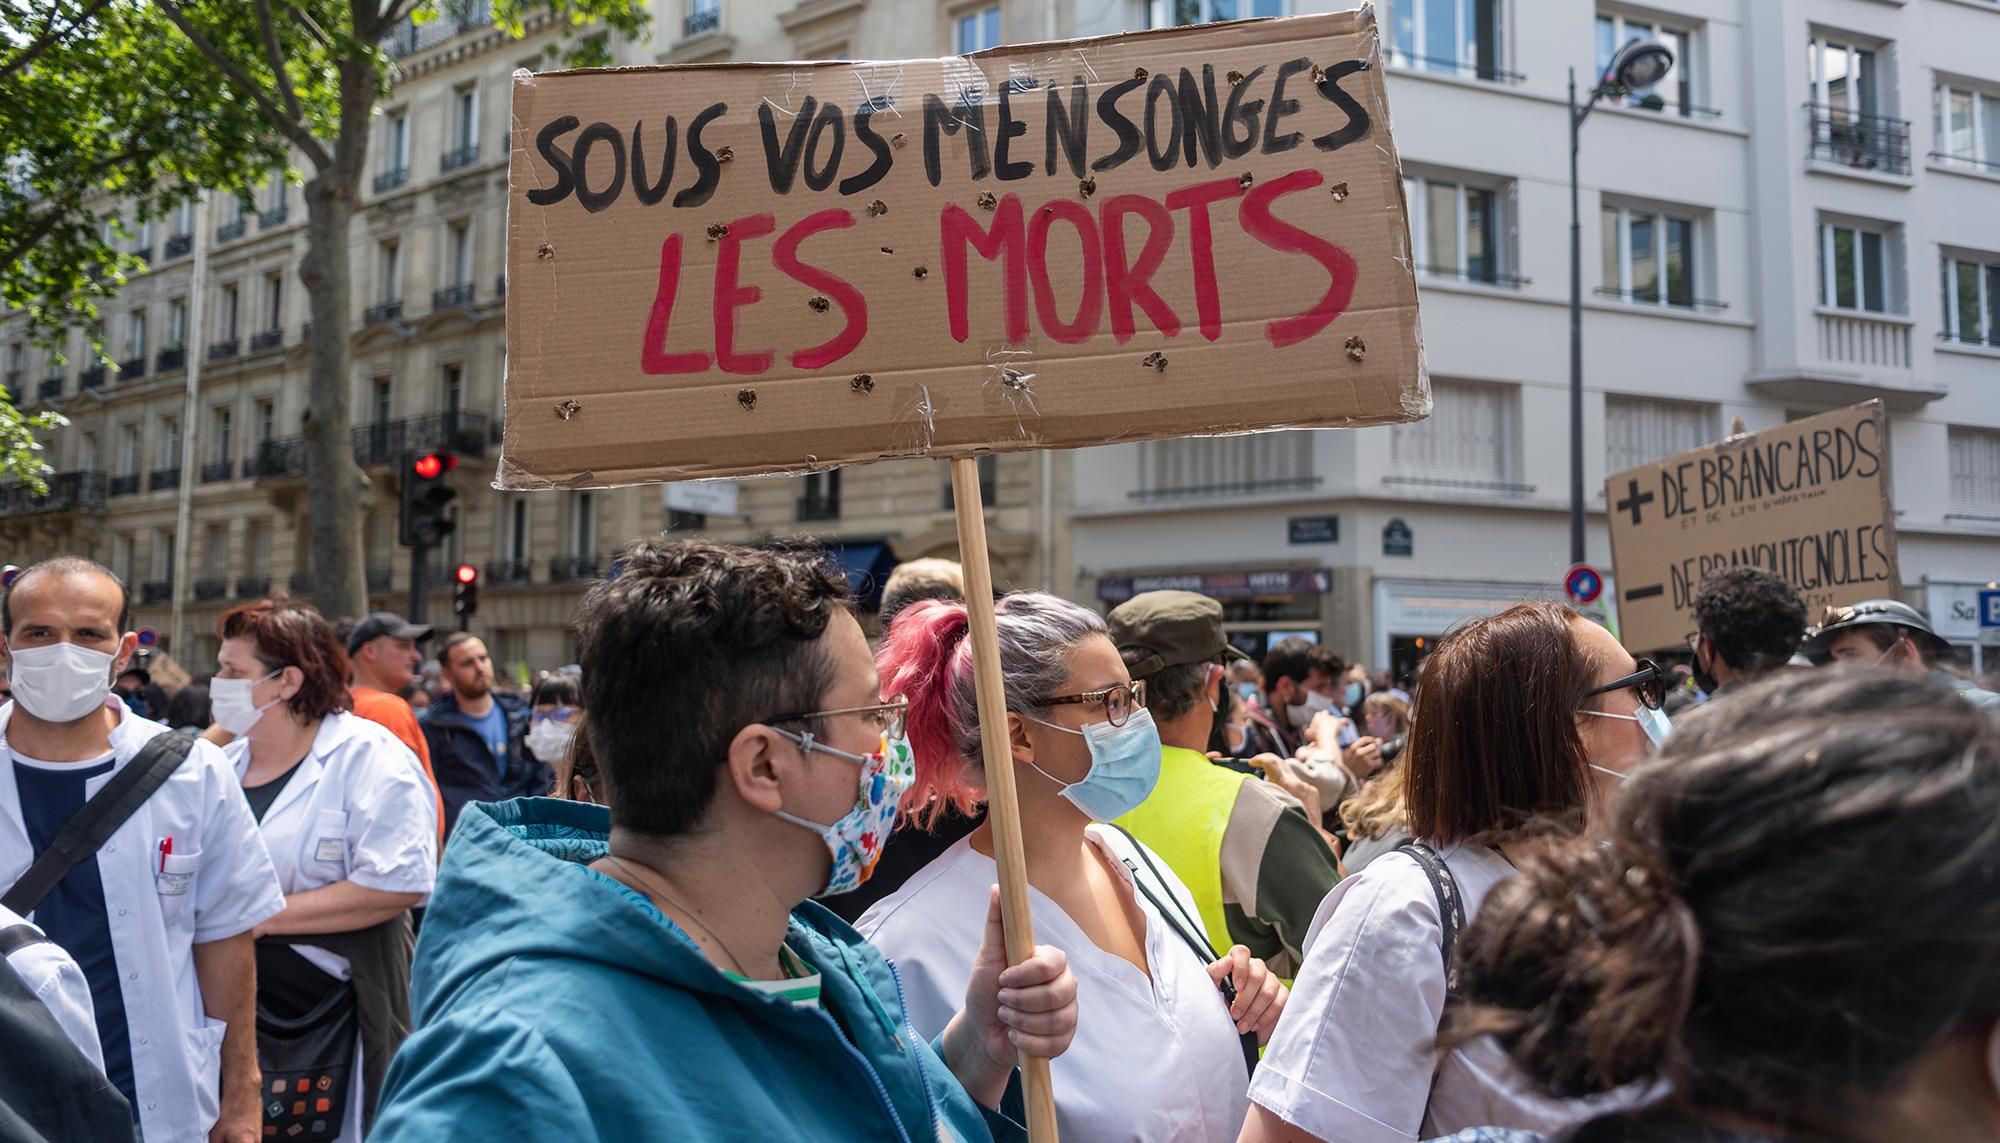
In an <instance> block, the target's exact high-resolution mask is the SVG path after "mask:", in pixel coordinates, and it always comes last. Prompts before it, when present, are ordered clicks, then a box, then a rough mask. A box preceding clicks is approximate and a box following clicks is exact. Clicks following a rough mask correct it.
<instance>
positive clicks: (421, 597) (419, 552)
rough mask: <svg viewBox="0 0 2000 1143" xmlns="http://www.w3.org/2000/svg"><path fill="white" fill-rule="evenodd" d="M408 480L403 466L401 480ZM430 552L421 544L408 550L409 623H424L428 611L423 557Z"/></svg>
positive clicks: (427, 592)
mask: <svg viewBox="0 0 2000 1143" xmlns="http://www.w3.org/2000/svg"><path fill="white" fill-rule="evenodd" d="M409 478H410V466H409V465H407V464H406V465H404V466H403V479H404V480H408V479H409ZM430 552H431V550H430V549H429V548H427V547H425V546H424V545H422V544H417V545H415V546H413V547H412V548H411V549H410V622H412V623H423V622H425V619H424V614H425V613H426V612H428V611H429V610H430V607H429V603H430V599H429V593H430V588H429V587H428V586H427V585H426V584H425V583H424V562H425V560H424V557H426V556H428V555H430Z"/></svg>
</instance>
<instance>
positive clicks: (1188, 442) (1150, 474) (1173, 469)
mask: <svg viewBox="0 0 2000 1143" xmlns="http://www.w3.org/2000/svg"><path fill="white" fill-rule="evenodd" d="M1315 483H1317V481H1316V479H1315V477H1314V475H1313V436H1312V434H1311V433H1306V432H1280V433H1251V434H1249V435H1247V436H1233V437H1183V438H1181V439H1179V440H1165V441H1148V442H1146V443H1145V444H1142V445H1140V446H1139V494H1140V496H1142V497H1148V498H1151V497H1182V496H1235V495H1242V494H1244V493H1250V492H1267V491H1277V490H1282V489H1288V488H1306V487H1310V486H1312V485H1313V484H1315Z"/></svg>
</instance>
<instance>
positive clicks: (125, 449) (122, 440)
mask: <svg viewBox="0 0 2000 1143" xmlns="http://www.w3.org/2000/svg"><path fill="white" fill-rule="evenodd" d="M138 473H139V426H138V425H121V426H120V427H119V429H118V475H120V476H136V475H138Z"/></svg>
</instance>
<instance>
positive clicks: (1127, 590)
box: [1097, 568, 1333, 603]
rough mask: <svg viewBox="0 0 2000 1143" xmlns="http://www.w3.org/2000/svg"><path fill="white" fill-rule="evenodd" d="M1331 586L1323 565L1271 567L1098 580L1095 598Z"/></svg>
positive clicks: (1245, 593)
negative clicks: (1254, 569) (1268, 568)
mask: <svg viewBox="0 0 2000 1143" xmlns="http://www.w3.org/2000/svg"><path fill="white" fill-rule="evenodd" d="M1332 588H1333V573H1332V572H1330V571H1328V570H1327V569H1325V568H1274V569H1271V570H1269V571H1245V572H1190V573H1188V574H1185V575H1135V576H1124V577H1120V578H1114V579H1101V580H1098V581H1097V598H1099V599H1101V600H1104V601H1105V602H1106V603H1123V602H1124V601H1126V600H1128V599H1130V598H1132V597H1133V596H1135V595H1139V594H1142V593H1144V592H1148V591H1194V592H1199V593H1201V594H1202V595H1206V596H1210V597H1212V598H1215V599H1255V598H1258V597H1262V596H1284V595H1325V594H1326V593H1327V592H1328V591H1330V590H1332Z"/></svg>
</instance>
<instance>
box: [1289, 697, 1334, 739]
mask: <svg viewBox="0 0 2000 1143" xmlns="http://www.w3.org/2000/svg"><path fill="white" fill-rule="evenodd" d="M1332 709H1333V700H1332V699H1330V698H1328V697H1326V696H1325V695H1323V694H1321V693H1319V692H1318V691H1307V692H1306V701H1305V702H1304V704H1300V703H1286V704H1285V714H1286V715H1287V716H1288V717H1290V718H1291V720H1292V725H1293V726H1295V727H1298V728H1299V729H1300V730H1304V729H1306V728H1307V727H1309V726H1311V725H1312V720H1313V716H1314V715H1316V714H1318V713H1320V712H1321V711H1323V710H1332Z"/></svg>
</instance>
